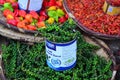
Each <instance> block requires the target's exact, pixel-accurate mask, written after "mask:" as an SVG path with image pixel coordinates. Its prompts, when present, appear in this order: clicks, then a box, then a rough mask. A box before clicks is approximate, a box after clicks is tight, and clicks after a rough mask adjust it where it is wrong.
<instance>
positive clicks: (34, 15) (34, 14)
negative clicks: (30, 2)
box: [30, 10, 39, 19]
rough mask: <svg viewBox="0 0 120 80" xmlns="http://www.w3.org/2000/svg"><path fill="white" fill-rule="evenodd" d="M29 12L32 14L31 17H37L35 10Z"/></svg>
mask: <svg viewBox="0 0 120 80" xmlns="http://www.w3.org/2000/svg"><path fill="white" fill-rule="evenodd" d="M30 14H31V15H32V17H33V18H35V19H38V18H39V15H38V14H37V12H35V11H33V10H32V11H30Z"/></svg>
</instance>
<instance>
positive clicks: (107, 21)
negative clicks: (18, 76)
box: [0, 0, 120, 80]
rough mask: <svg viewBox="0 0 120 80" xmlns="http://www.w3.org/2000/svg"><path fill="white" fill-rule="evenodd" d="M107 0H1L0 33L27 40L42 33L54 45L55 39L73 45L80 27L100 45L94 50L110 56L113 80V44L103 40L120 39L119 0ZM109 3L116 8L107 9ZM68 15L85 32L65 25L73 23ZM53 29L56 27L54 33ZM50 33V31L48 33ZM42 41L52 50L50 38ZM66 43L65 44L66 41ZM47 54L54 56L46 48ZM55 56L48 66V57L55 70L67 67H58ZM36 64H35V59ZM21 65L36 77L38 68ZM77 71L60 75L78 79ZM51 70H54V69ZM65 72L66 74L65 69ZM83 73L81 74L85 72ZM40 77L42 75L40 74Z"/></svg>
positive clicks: (38, 39) (40, 38) (34, 40)
mask: <svg viewBox="0 0 120 80" xmlns="http://www.w3.org/2000/svg"><path fill="white" fill-rule="evenodd" d="M2 1H3V2H2ZM62 1H63V5H62ZM110 1H112V0H106V1H105V0H97V1H96V0H86V1H84V0H81V1H80V0H75V1H72V0H50V1H47V0H41V1H39V0H36V1H34V2H36V3H37V4H36V5H35V3H34V2H32V0H28V1H23V0H18V1H17V0H8V1H7V0H6V1H4V0H1V4H2V6H1V12H0V24H1V26H0V35H2V36H5V37H7V38H11V39H16V40H20V41H25V42H30V43H41V42H43V41H44V40H45V39H44V38H43V36H45V37H46V38H47V39H50V40H52V41H54V42H55V44H54V45H56V44H59V43H56V41H58V42H60V41H62V43H63V44H65V43H69V44H73V45H74V46H75V44H76V39H75V37H76V34H77V31H80V32H81V33H82V35H83V36H84V39H85V40H86V41H87V42H89V43H90V44H94V45H97V46H99V47H100V49H102V51H101V50H98V52H96V53H97V54H98V55H100V56H103V57H105V58H107V60H110V59H111V60H112V63H113V72H112V75H111V77H110V76H109V77H110V78H111V80H114V78H115V75H116V73H117V69H118V65H116V59H115V57H114V55H113V54H114V51H113V50H114V49H112V48H111V47H110V48H109V46H111V45H112V44H113V42H112V41H110V42H111V43H108V44H109V45H108V44H106V43H105V41H108V40H115V39H120V36H119V32H120V29H119V22H120V21H119V15H118V14H119V12H117V11H118V10H119V7H118V5H119V4H117V3H116V4H111V3H110ZM93 3H94V4H93ZM112 3H115V2H112ZM37 5H39V7H37ZM115 5H117V9H116V6H115ZM32 6H35V7H32ZM109 6H110V7H111V6H112V7H113V8H114V6H115V10H117V11H113V12H109ZM106 7H107V8H106ZM110 9H111V8H110ZM113 10H114V9H113ZM66 12H67V13H66ZM111 15H112V16H111ZM114 15H115V17H114ZM116 15H117V16H116ZM68 16H69V17H70V18H72V19H73V20H74V21H75V22H76V24H77V26H78V27H79V28H80V29H81V30H82V31H84V32H85V33H84V32H82V31H81V30H79V29H74V27H72V28H70V27H69V25H70V26H71V24H72V25H74V24H73V23H72V20H70V19H69V17H68ZM114 20H115V22H114ZM67 21H68V23H66V24H67V25H68V26H66V25H64V23H65V22H67ZM46 23H47V25H46ZM56 24H59V25H60V27H61V28H62V29H60V28H59V27H58V25H56ZM51 25H52V28H51ZM53 25H54V26H53ZM61 25H62V26H61ZM48 26H50V27H48ZM113 26H114V27H113ZM64 27H66V28H65V29H64ZM66 29H67V30H66ZM64 30H65V31H64ZM71 30H72V31H71ZM39 31H41V33H43V34H41V33H40V32H39ZM43 31H44V32H43ZM55 31H57V33H56V32H55ZM70 31H71V32H70ZM48 33H49V34H48ZM50 33H51V34H52V35H50ZM86 33H87V34H86ZM56 35H57V36H56ZM61 35H62V37H60V36H61ZM71 36H73V37H72V38H70V37H71ZM79 36H80V35H79ZM79 36H77V37H76V38H78V37H79ZM69 39H70V40H69ZM71 39H72V40H71ZM45 41H46V47H47V48H46V50H50V49H52V50H53V49H54V48H53V47H51V46H49V45H48V43H49V44H50V43H51V41H49V40H45ZM65 41H67V42H65ZM69 41H70V42H69ZM81 42H82V41H81ZM83 42H84V41H83ZM19 45H22V44H19ZM60 45H61V43H60ZM66 45H68V44H66ZM117 46H119V45H117ZM18 47H19V46H18ZM40 47H41V46H40ZM83 47H84V46H83ZM19 48H20V47H19ZM48 48H49V49H48ZM67 48H68V46H67ZM70 48H72V47H70ZM87 48H89V47H87ZM55 49H56V47H55ZM73 49H74V48H73ZM75 49H76V47H75ZM64 50H65V49H64ZM8 51H9V49H8ZM25 51H26V52H27V50H25ZM56 51H57V50H56ZM81 51H82V50H81ZM31 52H32V51H31ZM46 52H47V51H46ZM66 52H67V50H66ZM72 52H74V51H72ZM4 53H5V52H4ZM28 53H29V52H28ZM69 53H70V51H69ZM75 53H76V52H75ZM83 53H84V52H83ZM6 54H7V53H5V55H6ZM15 54H16V53H15ZM30 54H31V53H30ZM16 55H17V54H16ZM19 55H20V53H19ZM31 55H32V54H31ZM47 55H48V59H49V58H50V57H54V56H51V54H50V52H49V53H47ZM66 55H67V53H66ZM68 55H69V54H68ZM71 56H73V55H71ZM71 56H69V57H68V58H71ZM28 57H29V56H28ZM64 57H65V56H64ZM40 58H41V57H40ZM21 59H23V58H22V57H21ZM58 59H59V58H58ZM58 59H57V58H56V59H55V60H53V63H54V64H56V65H52V67H51V63H52V59H50V60H51V62H49V60H47V64H48V66H49V67H51V68H52V69H55V70H66V69H67V68H68V67H69V68H71V66H67V67H65V68H61V67H60V68H59V65H58V63H59V64H60V63H62V61H61V62H60V61H58ZM72 60H73V62H74V63H76V62H75V61H76V56H75V55H74V58H73V59H71V60H68V61H67V62H66V64H63V65H62V66H66V65H67V64H68V62H72ZM74 60H75V61H74ZM55 61H57V62H55ZM63 62H64V61H63ZM83 62H84V61H83ZM25 63H26V62H25ZM29 64H31V63H29ZM34 64H36V63H34ZM109 64H110V63H109ZM6 65H7V63H6ZM20 65H21V64H20ZM23 65H24V64H22V65H21V66H20V68H21V67H23ZM36 65H38V63H37V64H36ZM93 65H94V64H93ZM42 66H43V65H42ZM78 66H79V65H78ZM56 67H57V68H56ZM72 67H73V66H72ZM24 68H26V66H25V67H23V68H22V70H23V72H26V73H28V76H29V75H31V76H35V79H38V78H40V77H39V76H38V75H37V74H36V70H37V69H38V68H34V70H35V74H34V73H32V72H30V71H29V70H27V69H24ZM29 68H30V67H29ZM79 68H80V66H79ZM46 69H48V68H46ZM93 69H96V70H98V69H97V68H93ZM18 71H19V70H18ZM75 71H76V68H75ZM51 72H52V71H51ZM78 72H79V70H78ZM78 72H76V73H75V74H74V73H72V72H70V75H71V74H73V75H72V77H71V76H70V75H68V76H69V77H67V78H66V77H65V76H64V77H62V78H63V79H70V78H71V79H72V78H73V77H75V78H77V79H78V78H80V77H79V75H78V76H76V75H77V73H78ZM11 73H12V72H11ZM98 73H99V70H98ZM6 74H7V73H6ZM13 74H14V73H13ZM55 74H57V72H56V73H55ZM58 74H59V73H58ZM66 74H69V72H68V73H66ZM86 74H88V73H86ZM86 74H84V75H83V76H86ZM108 74H109V73H108ZM59 75H60V74H59ZM61 75H62V74H61ZM8 76H9V75H8ZM83 76H82V77H83ZM93 76H96V77H97V79H100V80H102V79H101V78H99V77H98V76H99V75H97V74H95V75H93ZM9 77H11V76H9ZM41 77H42V76H41ZM48 77H49V76H48ZM52 77H53V76H52ZM87 77H88V76H87ZM42 78H44V76H43V77H42ZM50 78H51V77H50ZM57 78H58V77H57ZM85 78H86V77H85ZM58 79H59V78H58ZM86 79H87V78H86ZM91 79H92V77H91ZM103 79H106V78H105V77H103Z"/></svg>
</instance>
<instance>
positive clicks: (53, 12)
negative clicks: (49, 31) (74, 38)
mask: <svg viewBox="0 0 120 80" xmlns="http://www.w3.org/2000/svg"><path fill="white" fill-rule="evenodd" d="M64 15H65V13H64V11H63V10H61V9H57V10H51V11H48V16H49V17H52V18H54V19H55V20H56V21H57V22H58V18H59V17H62V16H64Z"/></svg>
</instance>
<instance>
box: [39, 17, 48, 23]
mask: <svg viewBox="0 0 120 80" xmlns="http://www.w3.org/2000/svg"><path fill="white" fill-rule="evenodd" d="M45 20H46V17H45V16H40V17H39V19H38V22H41V21H45Z"/></svg>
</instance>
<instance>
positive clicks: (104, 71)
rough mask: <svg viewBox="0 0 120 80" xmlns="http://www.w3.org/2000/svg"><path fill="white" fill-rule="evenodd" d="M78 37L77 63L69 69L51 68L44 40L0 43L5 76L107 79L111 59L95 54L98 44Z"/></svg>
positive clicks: (45, 79) (27, 79) (30, 79)
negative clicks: (26, 42) (31, 42)
mask: <svg viewBox="0 0 120 80" xmlns="http://www.w3.org/2000/svg"><path fill="white" fill-rule="evenodd" d="M78 37H79V40H78V50H77V63H76V66H75V67H74V68H73V69H70V70H67V71H61V72H58V71H54V70H52V69H51V68H49V67H48V65H47V64H46V55H45V44H44V43H39V44H35V45H33V46H30V45H25V44H22V43H20V42H18V41H10V43H9V45H7V46H5V45H3V47H2V50H3V63H4V70H5V76H6V78H7V79H8V80H16V79H17V80H108V79H110V78H111V76H112V71H111V69H110V67H111V63H112V62H111V61H106V60H105V59H104V58H101V57H99V56H97V55H95V54H94V53H95V52H94V51H95V50H97V49H98V48H99V47H97V46H94V45H91V44H89V43H87V42H85V41H84V39H83V37H82V35H81V34H80V35H79V36H78Z"/></svg>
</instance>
